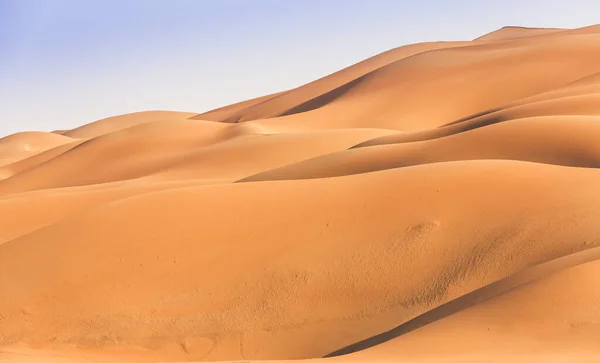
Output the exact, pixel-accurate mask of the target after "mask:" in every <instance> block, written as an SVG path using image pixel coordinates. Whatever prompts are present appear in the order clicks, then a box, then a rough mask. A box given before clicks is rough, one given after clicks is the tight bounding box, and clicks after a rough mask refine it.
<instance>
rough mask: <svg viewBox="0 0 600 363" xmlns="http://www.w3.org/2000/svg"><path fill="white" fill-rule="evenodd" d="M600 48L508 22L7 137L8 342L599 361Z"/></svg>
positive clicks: (87, 355) (2, 190)
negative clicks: (178, 102) (209, 100)
mask: <svg viewBox="0 0 600 363" xmlns="http://www.w3.org/2000/svg"><path fill="white" fill-rule="evenodd" d="M598 59H600V26H590V27H586V28H580V29H570V30H569V29H531V28H521V27H506V28H502V29H500V30H498V31H496V32H493V33H490V34H488V35H485V36H482V37H480V38H477V39H475V40H472V41H461V42H434V43H422V44H414V45H408V46H404V47H400V48H397V49H393V50H390V51H388V52H385V53H382V54H380V55H377V56H375V57H372V58H370V59H367V60H365V61H363V62H360V63H357V64H355V65H353V66H351V67H349V68H346V69H344V70H341V71H339V72H336V73H334V74H332V75H329V76H327V77H325V78H322V79H319V80H316V81H314V82H311V83H308V84H306V85H304V86H301V87H298V88H296V89H292V90H288V91H283V92H280V93H276V94H273V95H267V96H264V97H259V98H256V99H252V100H248V101H245V102H241V103H238V104H234V105H230V106H226V107H222V108H220V109H217V110H213V111H209V112H206V113H201V114H198V113H194V112H174V111H173V112H171V111H144V112H138V113H133V114H127V115H121V116H114V117H110V118H107V119H103V120H99V121H96V122H93V123H90V124H87V125H83V126H81V127H79V128H76V129H73V130H58V131H54V132H52V133H47V132H23V133H19V134H15V135H10V136H7V137H5V138H2V139H0V291H1V292H2V293H1V294H0V362H42V363H44V362H74V363H79V362H126V363H128V362H202V361H239V360H252V361H263V360H269V361H281V362H283V361H295V360H303V361H305V360H309V361H314V362H313V363H325V362H331V363H335V362H341V363H351V362H353V361H362V362H364V361H372V362H381V363H383V362H390V361H402V362H519V363H521V362H539V361H547V362H596V361H600V288H599V286H600V229H599V227H598V226H600V172H598V169H597V168H598V167H600V144H599V143H598V142H597V135H599V134H600V126H599V125H600V98H599V97H600V96H599V94H600V63H599V62H598ZM56 127H60V125H56Z"/></svg>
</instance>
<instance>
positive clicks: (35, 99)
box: [0, 0, 600, 137]
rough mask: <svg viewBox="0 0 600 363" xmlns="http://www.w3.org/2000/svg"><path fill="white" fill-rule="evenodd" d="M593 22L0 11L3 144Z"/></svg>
mask: <svg viewBox="0 0 600 363" xmlns="http://www.w3.org/2000/svg"><path fill="white" fill-rule="evenodd" d="M598 14H600V1H598V0H569V1H566V0H562V1H561V0H485V1H484V0H420V1H416V0H407V1H404V0H0V137H1V136H4V135H8V134H11V133H15V132H19V131H29V130H40V131H52V130H56V129H69V128H73V127H76V126H79V125H82V124H86V123H89V122H92V121H95V120H98V119H101V118H104V117H109V116H114V115H119V114H123V113H129V112H137V111H144V110H177V111H188V112H198V113H201V112H205V111H208V110H210V109H214V108H217V107H220V106H224V105H227V104H231V103H234V102H238V101H242V100H245V99H249V98H253V97H258V96H261V95H265V94H270V93H274V92H278V91H282V90H285V89H290V88H293V87H297V86H300V85H302V84H305V83H308V82H310V81H312V80H315V79H317V78H320V77H322V76H325V75H327V74H330V73H332V72H335V71H337V70H339V69H342V68H344V67H346V66H349V65H351V64H354V63H356V62H358V61H361V60H363V59H365V58H368V57H370V56H373V55H375V54H378V53H381V52H383V51H386V50H388V49H391V48H394V47H398V46H401V45H405V44H411V43H416V42H423V41H438V40H469V39H473V38H476V37H478V36H480V35H483V34H485V33H488V32H491V31H493V30H496V29H498V28H501V27H502V26H505V25H521V26H531V27H564V28H576V27H582V26H587V25H592V24H595V23H599V22H600V18H599V17H598Z"/></svg>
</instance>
